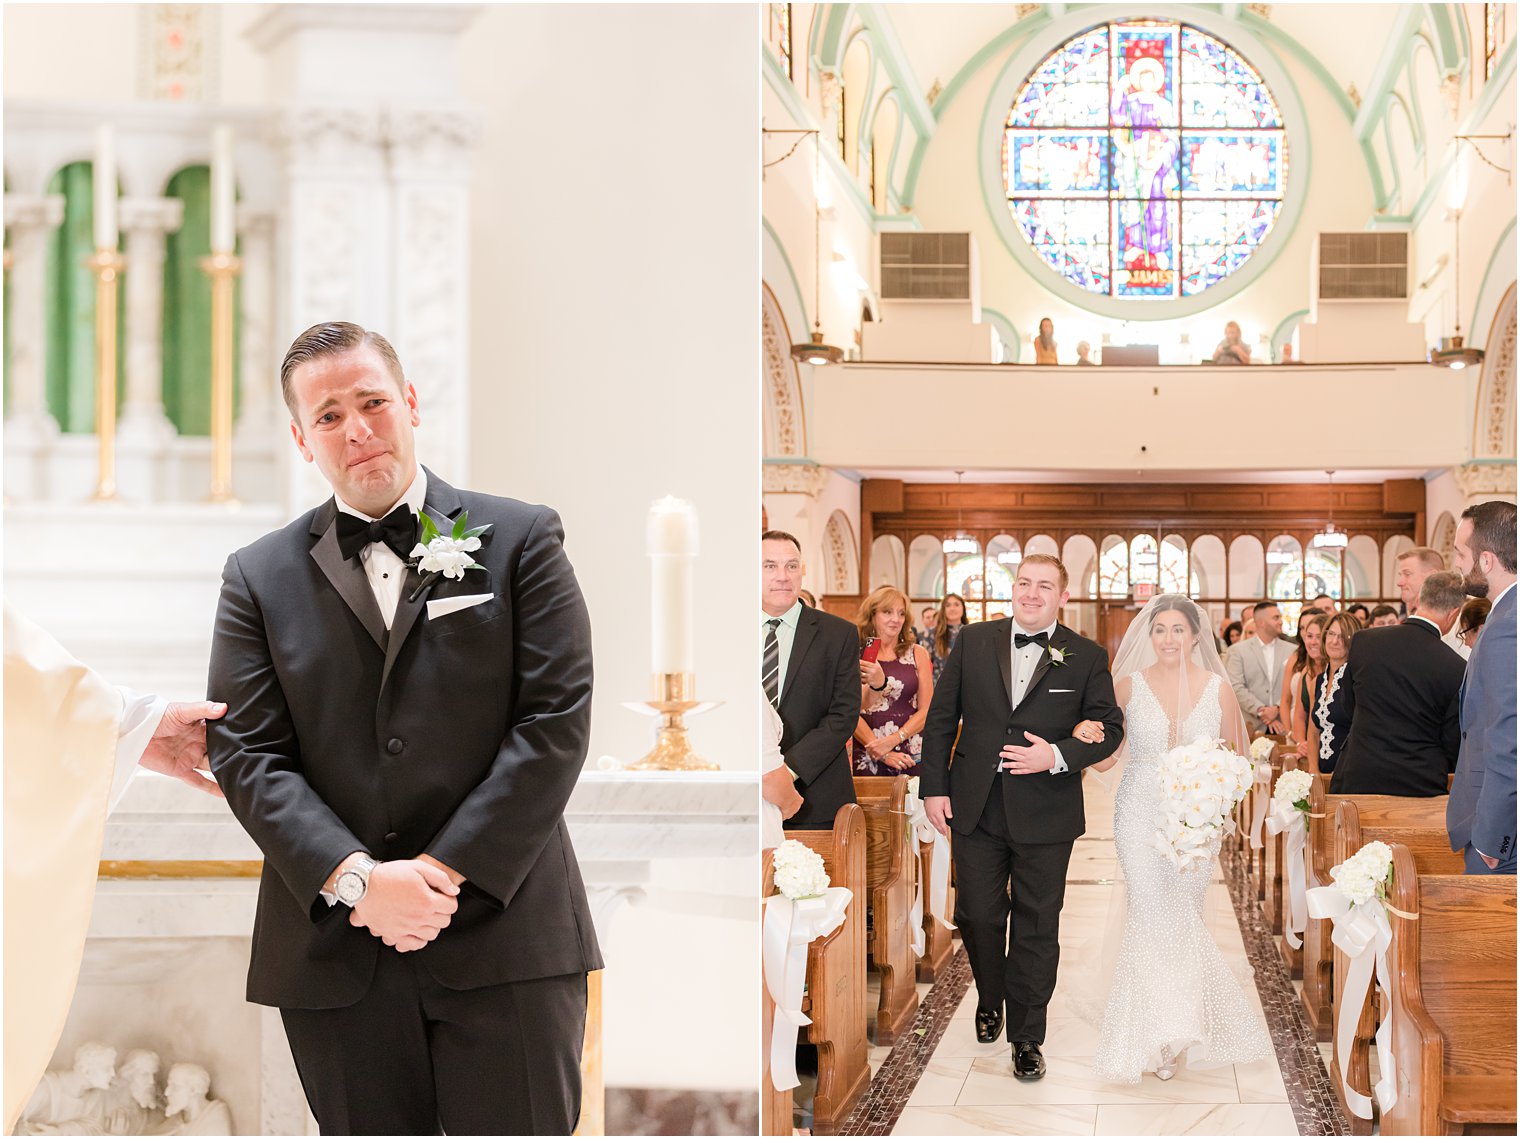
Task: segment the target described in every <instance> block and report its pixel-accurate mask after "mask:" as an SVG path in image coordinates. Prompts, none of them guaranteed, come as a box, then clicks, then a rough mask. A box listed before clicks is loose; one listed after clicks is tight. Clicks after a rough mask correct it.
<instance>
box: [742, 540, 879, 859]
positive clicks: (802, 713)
mask: <svg viewBox="0 0 1520 1139" xmlns="http://www.w3.org/2000/svg"><path fill="white" fill-rule="evenodd" d="M801 589H802V545H801V543H799V542H798V541H797V539H796V538H794V537H792V535H790V534H788V533H786V532H785V531H782V530H767V531H766V532H765V533H764V534H762V535H761V536H760V590H761V593H760V609H761V614H762V616H761V621H760V634H761V645H762V647H761V653H760V662H761V663H760V682H761V684H762V686H763V687H764V688H765V695H766V697H767V699H769V700H770V702H771V706H772V707H773V708H775V709H776V711H777V712H778V713H779V714H780V716H781V723H782V729H783V730H782V733H781V754H782V757H783V758H784V759H785V762H786V766H787V768H788V769H790V771H791V774H792V778H793V780H794V781H795V784H796V788H797V791H798V793H799V794H801V796H802V807H801V809H800V810H799V811H798V812H797V813H796V814H795V815H793V816H791V818H789V819H787V820H786V821H785V825H786V827H787V828H788V829H800V830H828V829H829V828H830V827H832V826H833V825H834V815H835V814H836V813H837V812H838V810H839V808H840V807H842V806H844V805H845V804H846V803H853V802H854V801H855V784H854V783H853V782H852V781H851V779H850V760H849V755H848V754H847V750H846V748H847V745H848V744H849V741H850V732H851V730H852V729H853V728H854V726H855V720H856V717H858V716H859V715H860V667H859V660H860V639H859V637H857V636H856V634H855V629H854V626H852V625H851V624H850V623H849V622H848V621H846V620H845V619H844V618H842V617H836V616H834V615H833V614H832V613H825V612H823V610H821V609H809V608H807V607H806V606H804V605H803V604H802V602H801V600H800V599H799V597H798V594H799V593H800V592H801Z"/></svg>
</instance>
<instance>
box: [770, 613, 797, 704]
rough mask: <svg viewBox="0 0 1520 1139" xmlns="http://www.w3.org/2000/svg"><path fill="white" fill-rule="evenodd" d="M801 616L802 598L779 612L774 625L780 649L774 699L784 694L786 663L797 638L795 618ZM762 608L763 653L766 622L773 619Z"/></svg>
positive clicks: (778, 700) (777, 645) (777, 644)
mask: <svg viewBox="0 0 1520 1139" xmlns="http://www.w3.org/2000/svg"><path fill="white" fill-rule="evenodd" d="M801 616H802V599H801V598H800V597H799V598H798V599H797V600H796V601H794V602H792V607H791V608H790V609H788V610H787V611H786V612H785V613H783V614H781V624H779V625H777V626H776V647H777V648H778V649H780V650H781V661H780V667H778V668H777V670H776V700H777V702H778V703H779V702H780V700H781V697H782V696H784V695H785V694H786V665H787V661H788V660H789V659H790V658H791V655H792V642H793V641H795V640H796V639H797V620H798V618H800V617H801ZM775 619H776V618H774V617H772V616H771V615H770V614H769V613H767V612H766V611H765V610H764V609H762V610H760V653H761V655H762V656H763V655H764V654H765V634H766V627H765V626H766V623H767V622H768V621H774V620H775Z"/></svg>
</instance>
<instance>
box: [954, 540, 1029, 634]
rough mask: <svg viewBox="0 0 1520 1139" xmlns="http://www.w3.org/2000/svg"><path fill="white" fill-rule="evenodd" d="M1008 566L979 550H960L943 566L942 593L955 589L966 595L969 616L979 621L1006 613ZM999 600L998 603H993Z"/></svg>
mask: <svg viewBox="0 0 1520 1139" xmlns="http://www.w3.org/2000/svg"><path fill="white" fill-rule="evenodd" d="M1016 568H1017V566H1016V565H1015V566H1013V567H1010V566H1008V565H1005V564H1004V563H1002V562H1000V561H997V560H996V559H995V558H993V557H987V558H983V556H982V554H980V553H975V554H962V555H961V556H960V557H958V558H954V559H953V560H951V562H950V564H949V566H948V567H946V580H947V581H948V582H949V588H948V589H946V590H945V592H946V593H959V594H960V595H961V596H962V597H964V598H965V599H966V608H967V610H969V611H970V615H971V618H972V620H974V621H982V620H986V619H987V617H989V616H1006V615H1007V613H1008V603H1010V602H1011V601H1012V600H1013V573H1012V572H1011V569H1016ZM1000 601H1001V602H1003V604H1002V605H998V604H996V603H997V602H1000Z"/></svg>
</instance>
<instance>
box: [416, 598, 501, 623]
mask: <svg viewBox="0 0 1520 1139" xmlns="http://www.w3.org/2000/svg"><path fill="white" fill-rule="evenodd" d="M494 596H495V594H492V593H467V594H465V595H464V596H463V597H440V598H439V599H438V600H437V601H429V602H428V603H427V609H428V620H429V621H436V620H438V618H440V617H447V616H448V615H449V614H450V613H458V612H459V611H460V610H461V609H473V608H474V607H475V606H477V605H484V604H485V603H486V602H487V601H489V600H491V598H492V597H494Z"/></svg>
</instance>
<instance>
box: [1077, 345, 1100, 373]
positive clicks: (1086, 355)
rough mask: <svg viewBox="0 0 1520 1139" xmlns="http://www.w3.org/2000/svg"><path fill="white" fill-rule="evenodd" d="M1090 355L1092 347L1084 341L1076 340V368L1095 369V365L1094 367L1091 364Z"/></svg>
mask: <svg viewBox="0 0 1520 1139" xmlns="http://www.w3.org/2000/svg"><path fill="white" fill-rule="evenodd" d="M1091 353H1092V345H1091V344H1089V343H1088V342H1087V341H1085V340H1078V341H1077V366H1078V367H1086V368H1093V367H1096V366H1097V365H1095V364H1094V363H1093V362H1092V358H1091Z"/></svg>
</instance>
